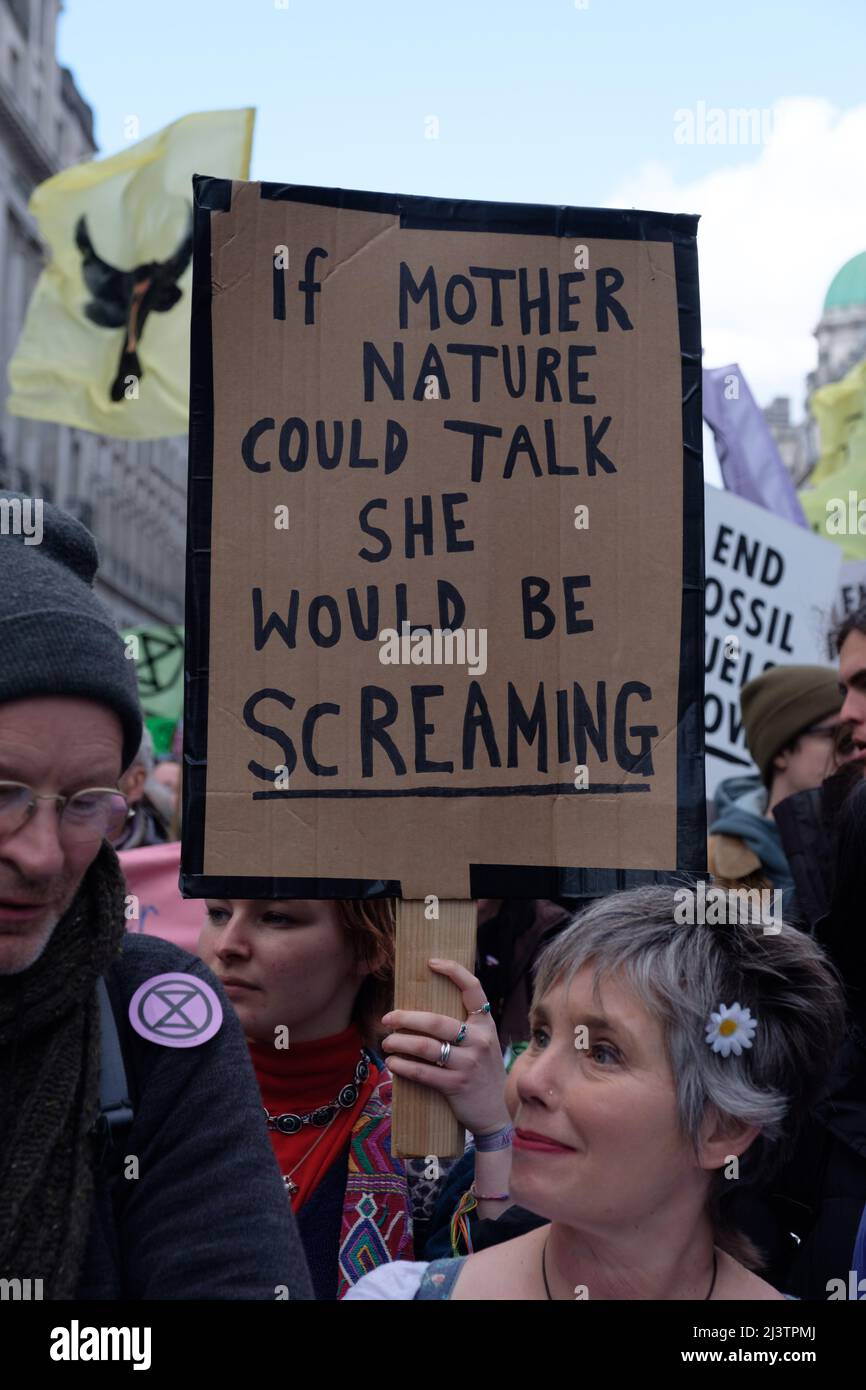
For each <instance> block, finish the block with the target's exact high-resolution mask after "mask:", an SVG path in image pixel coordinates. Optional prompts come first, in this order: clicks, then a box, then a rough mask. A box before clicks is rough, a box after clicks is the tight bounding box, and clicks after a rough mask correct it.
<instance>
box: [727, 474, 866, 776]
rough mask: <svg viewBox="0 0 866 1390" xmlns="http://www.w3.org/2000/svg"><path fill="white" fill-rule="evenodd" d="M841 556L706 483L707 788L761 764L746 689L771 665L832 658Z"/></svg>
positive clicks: (761, 509) (802, 530) (816, 539)
mask: <svg viewBox="0 0 866 1390" xmlns="http://www.w3.org/2000/svg"><path fill="white" fill-rule="evenodd" d="M841 560H842V556H841V553H840V551H839V550H838V549H837V547H836V546H834V545H832V544H831V543H830V542H829V541H825V540H822V539H821V538H820V537H819V536H814V535H813V534H812V533H811V532H810V531H807V530H806V529H805V528H804V527H802V526H795V525H793V524H792V523H791V522H790V521H783V520H782V519H781V518H780V517H777V516H774V515H773V513H772V512H768V511H767V510H766V509H765V508H764V507H756V506H755V505H754V503H752V502H746V501H745V500H744V499H743V498H742V497H738V496H736V495H735V494H734V493H732V492H725V491H723V490H722V489H720V488H715V487H709V486H708V487H707V489H706V567H707V568H706V593H705V603H706V622H707V634H706V643H707V645H706V691H705V695H704V718H705V725H706V741H707V795H708V796H710V797H711V796H712V795H713V793H714V791H715V789H716V786H717V785H718V783H719V782H721V781H722V780H723V778H725V777H731V776H733V775H734V774H735V773H737V772H738V771H740V772H756V771H757V769H756V768H755V766H754V764H753V762H752V759H751V757H750V755H749V750H748V748H747V747H746V740H745V735H744V733H743V726H742V722H741V719H740V690H741V689H742V687H743V686H744V685H745V684H746V682H747V681H749V680H751V679H752V678H753V677H754V676H759V675H760V674H761V672H762V671H767V670H769V668H770V667H771V666H782V665H795V664H798V663H805V664H816V665H819V666H827V665H829V664H830V659H829V657H828V654H827V633H828V630H829V627H830V624H831V621H832V607H833V601H834V598H835V595H836V587H837V584H838V580H839V567H840V564H841Z"/></svg>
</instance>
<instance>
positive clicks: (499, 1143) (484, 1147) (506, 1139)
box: [472, 1125, 514, 1154]
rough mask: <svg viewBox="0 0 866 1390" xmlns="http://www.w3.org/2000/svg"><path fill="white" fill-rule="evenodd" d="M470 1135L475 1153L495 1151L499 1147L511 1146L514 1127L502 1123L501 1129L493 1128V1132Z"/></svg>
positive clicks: (507, 1147) (508, 1147)
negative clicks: (473, 1141) (473, 1142)
mask: <svg viewBox="0 0 866 1390" xmlns="http://www.w3.org/2000/svg"><path fill="white" fill-rule="evenodd" d="M472 1137H473V1139H474V1140H475V1152H476V1153H479V1154H492V1153H497V1152H498V1151H499V1150H500V1149H510V1148H511V1141H512V1139H513V1138H514V1128H513V1126H512V1125H503V1127H502V1129H497V1130H495V1131H494V1132H493V1134H474V1135H473V1136H472Z"/></svg>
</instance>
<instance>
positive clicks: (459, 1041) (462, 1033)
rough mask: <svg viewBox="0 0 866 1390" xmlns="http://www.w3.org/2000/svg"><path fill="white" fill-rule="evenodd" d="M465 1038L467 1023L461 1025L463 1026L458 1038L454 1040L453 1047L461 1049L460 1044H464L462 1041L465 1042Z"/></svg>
mask: <svg viewBox="0 0 866 1390" xmlns="http://www.w3.org/2000/svg"><path fill="white" fill-rule="evenodd" d="M465 1037H466V1024H465V1023H461V1025H460V1032H459V1033H458V1034H457V1037H456V1038H455V1039H454V1043H453V1046H454V1047H459V1046H460V1044H461V1043H462V1041H463V1039H464V1038H465Z"/></svg>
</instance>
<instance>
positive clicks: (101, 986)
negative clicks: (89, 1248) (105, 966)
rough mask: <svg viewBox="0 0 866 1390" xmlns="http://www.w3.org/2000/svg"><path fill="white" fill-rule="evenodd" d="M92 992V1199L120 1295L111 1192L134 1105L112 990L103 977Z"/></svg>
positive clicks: (118, 1250)
mask: <svg viewBox="0 0 866 1390" xmlns="http://www.w3.org/2000/svg"><path fill="white" fill-rule="evenodd" d="M96 994H97V998H98V1000H99V1118H98V1119H97V1122H96V1128H95V1139H96V1161H97V1173H98V1176H97V1181H96V1187H95V1192H94V1201H95V1207H96V1215H97V1220H98V1222H99V1225H100V1227H101V1228H102V1234H103V1239H104V1241H105V1246H106V1249H107V1252H108V1257H109V1259H110V1261H111V1265H112V1267H113V1278H112V1286H113V1288H114V1290H115V1293H114V1296H115V1297H117V1298H121V1297H122V1296H123V1290H124V1288H125V1281H124V1272H123V1271H124V1262H123V1252H122V1250H121V1248H120V1238H119V1235H118V1225H117V1211H116V1208H115V1192H116V1188H117V1184H118V1182H119V1178H120V1164H121V1162H122V1159H123V1141H124V1139H125V1137H126V1135H127V1133H128V1132H129V1130H130V1129H131V1127H132V1121H133V1118H134V1109H133V1103H132V1101H131V1099H130V1088H129V1082H128V1080H127V1069H126V1064H125V1062H124V1059H123V1050H122V1048H121V1043H120V1036H119V1034H118V1031H117V1019H116V1016H115V1006H114V1004H113V1003H112V991H111V988H110V987H109V984H108V983H107V981H106V979H105V977H101V978H100V979H99V980H98V981H97V984H96ZM118 1002H119V1001H118Z"/></svg>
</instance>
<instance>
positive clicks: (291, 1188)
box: [283, 1116, 334, 1197]
mask: <svg viewBox="0 0 866 1390" xmlns="http://www.w3.org/2000/svg"><path fill="white" fill-rule="evenodd" d="M333 1123H334V1116H332V1117H331V1119H330V1120H329V1121H328V1123H327V1124H326V1125H325V1127H324V1129H323V1130H322V1132H321V1134H317V1135H316V1138H315V1139H314V1140H313V1142H312V1144H311V1145H310V1147H309V1148H308V1149H307V1152H306V1153H305V1154H303V1155H302V1156H301V1158H299V1159H298V1161H297V1163H296V1164H295V1165H294V1167H293V1168H290V1169H289V1171H288V1173H284V1174H283V1182H284V1183H285V1185H286V1191H287V1192H288V1194H289V1196H290V1197H294V1196H295V1194H296V1193H297V1192H298V1190H299V1189H298V1184H297V1183H296V1182H292V1178H293V1177H294V1175H295V1173H297V1171H298V1169H299V1168H300V1166H301V1164H302V1163H306V1161H307V1159H308V1158H309V1157H310V1154H311V1153H312V1152H313V1150H314V1149H317V1148H318V1147H319V1145H320V1144H321V1142H322V1140H323V1139H324V1137H325V1135H326V1134H327V1132H328V1130H329V1129H330V1127H331V1125H332V1124H333Z"/></svg>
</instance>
